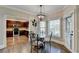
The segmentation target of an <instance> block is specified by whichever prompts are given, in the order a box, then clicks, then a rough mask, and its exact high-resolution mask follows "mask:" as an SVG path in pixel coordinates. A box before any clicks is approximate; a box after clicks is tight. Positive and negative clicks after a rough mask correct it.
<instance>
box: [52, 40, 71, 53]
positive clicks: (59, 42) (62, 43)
mask: <svg viewBox="0 0 79 59" xmlns="http://www.w3.org/2000/svg"><path fill="white" fill-rule="evenodd" d="M52 42H55V43H57V44H60V45H63V47H64V48H66V50H68V51H69V52H71V53H72V50H71V49H69V48H68V47H67V46H66V45H65V43H64V42H61V41H58V40H52Z"/></svg>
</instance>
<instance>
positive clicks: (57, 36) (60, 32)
mask: <svg viewBox="0 0 79 59" xmlns="http://www.w3.org/2000/svg"><path fill="white" fill-rule="evenodd" d="M53 20H59V21H60V30H59V31H60V35H59V36H52V38H61V37H62V21H61V18H55V19H52V20H49V21H53ZM49 21H48V24H49ZM48 26H49V25H48ZM48 28H49V27H48ZM47 32H49V29H48V30H47ZM47 36H48V37H50V35H49V33H48V34H47Z"/></svg>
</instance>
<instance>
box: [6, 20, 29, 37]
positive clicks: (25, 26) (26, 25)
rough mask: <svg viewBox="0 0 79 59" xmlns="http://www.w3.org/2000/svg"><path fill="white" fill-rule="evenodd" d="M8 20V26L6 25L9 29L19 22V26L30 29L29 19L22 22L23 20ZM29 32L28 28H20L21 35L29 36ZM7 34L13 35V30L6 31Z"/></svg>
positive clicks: (8, 35)
mask: <svg viewBox="0 0 79 59" xmlns="http://www.w3.org/2000/svg"><path fill="white" fill-rule="evenodd" d="M6 22H7V26H6V27H7V29H9V28H10V29H11V28H13V25H14V24H18V27H19V28H25V29H28V26H29V22H28V21H27V22H21V21H12V20H7V21H6ZM28 34H29V31H28V30H20V35H25V36H27V37H28ZM6 35H7V37H12V36H13V30H11V31H9V30H8V31H7V32H6Z"/></svg>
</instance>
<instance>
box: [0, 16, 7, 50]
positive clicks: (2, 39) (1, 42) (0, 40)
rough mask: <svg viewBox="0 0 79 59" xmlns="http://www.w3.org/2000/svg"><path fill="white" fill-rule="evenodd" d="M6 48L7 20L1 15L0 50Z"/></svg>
mask: <svg viewBox="0 0 79 59" xmlns="http://www.w3.org/2000/svg"><path fill="white" fill-rule="evenodd" d="M5 47H6V20H5V16H3V15H0V49H2V48H5Z"/></svg>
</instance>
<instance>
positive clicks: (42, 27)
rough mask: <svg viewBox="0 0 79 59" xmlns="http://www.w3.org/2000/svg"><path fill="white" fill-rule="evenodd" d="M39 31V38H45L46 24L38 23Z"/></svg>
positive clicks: (43, 22)
mask: <svg viewBox="0 0 79 59" xmlns="http://www.w3.org/2000/svg"><path fill="white" fill-rule="evenodd" d="M39 29H40V31H39V36H40V37H45V36H46V34H45V33H46V22H45V21H41V22H40V28H39Z"/></svg>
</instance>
